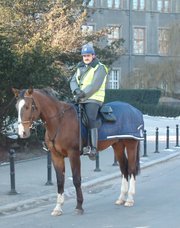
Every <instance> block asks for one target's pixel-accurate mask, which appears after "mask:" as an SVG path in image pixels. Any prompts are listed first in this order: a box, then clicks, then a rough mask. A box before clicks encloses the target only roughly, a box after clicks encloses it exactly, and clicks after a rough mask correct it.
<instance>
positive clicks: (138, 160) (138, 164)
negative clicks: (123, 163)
mask: <svg viewBox="0 0 180 228" xmlns="http://www.w3.org/2000/svg"><path fill="white" fill-rule="evenodd" d="M140 145H141V144H140V141H138V145H137V153H136V175H138V174H139V173H140Z"/></svg>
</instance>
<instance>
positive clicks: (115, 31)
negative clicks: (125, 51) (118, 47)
mask: <svg viewBox="0 0 180 228" xmlns="http://www.w3.org/2000/svg"><path fill="white" fill-rule="evenodd" d="M108 27H109V30H111V29H112V31H109V33H108V34H107V41H108V45H110V44H111V43H112V42H113V41H116V40H119V39H120V37H121V36H122V26H121V25H108Z"/></svg>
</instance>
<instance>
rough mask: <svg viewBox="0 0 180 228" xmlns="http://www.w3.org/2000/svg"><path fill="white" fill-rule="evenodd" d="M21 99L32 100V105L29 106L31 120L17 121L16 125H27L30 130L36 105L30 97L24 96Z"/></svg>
mask: <svg viewBox="0 0 180 228" xmlns="http://www.w3.org/2000/svg"><path fill="white" fill-rule="evenodd" d="M23 98H29V99H32V104H31V119H30V120H24V121H18V125H19V124H23V125H25V124H29V125H30V127H29V128H32V127H33V122H34V118H33V112H34V111H36V110H37V106H36V103H35V101H34V99H33V97H32V96H24V97H23Z"/></svg>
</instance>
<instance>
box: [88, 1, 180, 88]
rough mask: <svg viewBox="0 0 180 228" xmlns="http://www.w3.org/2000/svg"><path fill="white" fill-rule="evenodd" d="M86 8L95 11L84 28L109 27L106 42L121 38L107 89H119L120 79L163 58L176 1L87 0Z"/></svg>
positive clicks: (179, 14) (178, 14)
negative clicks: (121, 47)
mask: <svg viewBox="0 0 180 228" xmlns="http://www.w3.org/2000/svg"><path fill="white" fill-rule="evenodd" d="M89 8H92V9H96V10H95V11H94V13H93V14H92V15H91V16H90V18H89V19H88V22H87V24H86V25H85V27H88V29H91V30H94V31H96V30H99V29H101V28H103V27H113V28H114V30H113V32H112V33H111V34H109V36H108V39H107V41H106V42H111V41H113V40H114V39H119V38H123V39H124V40H125V44H124V47H125V50H126V53H125V55H123V56H121V57H120V58H119V59H118V60H117V61H116V62H114V64H113V66H112V71H111V73H110V75H109V83H108V88H111V89H119V88H121V86H122V83H123V80H124V78H125V77H127V76H128V75H130V74H132V72H134V73H135V72H138V69H139V68H140V67H141V66H142V65H144V63H146V62H151V63H154V62H157V61H159V60H162V59H163V58H167V56H168V43H167V34H168V29H169V26H170V25H171V24H172V23H178V22H179V21H180V0H91V1H90V2H89Z"/></svg>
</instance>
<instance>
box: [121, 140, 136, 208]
mask: <svg viewBox="0 0 180 228" xmlns="http://www.w3.org/2000/svg"><path fill="white" fill-rule="evenodd" d="M138 146H139V142H138V141H136V140H130V142H129V143H127V145H126V149H127V155H128V175H129V177H130V180H129V190H128V197H127V200H126V203H125V204H124V205H125V206H127V207H131V206H133V205H134V195H135V187H136V186H135V185H136V175H137V174H138V171H139V170H138V169H139V149H138V148H139V147H138Z"/></svg>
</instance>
